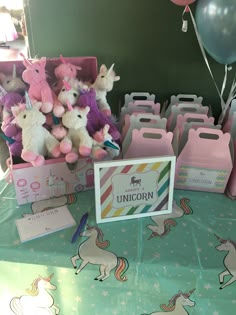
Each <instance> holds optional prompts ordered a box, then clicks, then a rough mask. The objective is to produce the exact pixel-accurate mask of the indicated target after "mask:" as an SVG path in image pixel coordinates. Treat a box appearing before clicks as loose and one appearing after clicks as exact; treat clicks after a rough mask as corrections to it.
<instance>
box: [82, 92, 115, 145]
mask: <svg viewBox="0 0 236 315" xmlns="http://www.w3.org/2000/svg"><path fill="white" fill-rule="evenodd" d="M78 105H79V106H80V107H86V106H89V107H90V111H89V113H88V123H87V130H88V133H89V134H90V136H91V137H93V135H94V134H95V133H96V132H97V131H100V130H101V129H103V128H104V126H105V125H106V124H108V125H109V126H110V128H109V134H110V135H111V136H112V138H113V140H114V141H119V140H120V132H119V130H118V128H117V127H116V126H115V124H114V123H113V121H112V120H111V119H110V118H109V117H107V116H105V115H104V114H103V113H102V112H101V111H100V110H99V109H98V105H97V102H96V92H95V90H94V89H92V88H91V89H90V90H89V91H88V92H85V93H84V94H82V95H80V97H79V99H78Z"/></svg>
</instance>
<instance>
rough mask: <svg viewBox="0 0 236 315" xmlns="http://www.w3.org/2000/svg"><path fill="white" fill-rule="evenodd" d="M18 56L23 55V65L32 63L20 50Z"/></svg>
mask: <svg viewBox="0 0 236 315" xmlns="http://www.w3.org/2000/svg"><path fill="white" fill-rule="evenodd" d="M20 56H21V57H23V59H24V60H23V63H24V65H25V66H26V67H27V66H30V65H32V63H31V62H30V61H29V60H28V59H26V57H25V55H24V54H22V52H20Z"/></svg>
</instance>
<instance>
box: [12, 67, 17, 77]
mask: <svg viewBox="0 0 236 315" xmlns="http://www.w3.org/2000/svg"><path fill="white" fill-rule="evenodd" d="M12 78H14V79H15V78H16V64H15V63H14V64H13V69H12Z"/></svg>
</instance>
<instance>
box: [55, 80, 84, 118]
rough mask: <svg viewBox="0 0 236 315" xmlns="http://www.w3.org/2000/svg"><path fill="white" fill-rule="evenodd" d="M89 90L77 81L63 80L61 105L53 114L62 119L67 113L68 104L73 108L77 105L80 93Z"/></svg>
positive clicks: (59, 97)
mask: <svg viewBox="0 0 236 315" xmlns="http://www.w3.org/2000/svg"><path fill="white" fill-rule="evenodd" d="M87 89H88V86H87V85H84V84H83V83H82V82H80V81H79V80H77V79H73V78H70V79H69V78H67V77H66V78H65V79H64V80H63V87H62V89H61V91H60V93H59V94H58V101H59V102H60V103H59V104H57V105H55V106H54V108H53V114H54V115H55V116H56V117H62V115H63V114H64V113H65V108H66V107H67V102H69V103H70V104H71V105H72V106H74V105H75V104H76V103H77V100H78V98H79V96H80V92H84V91H86V90H87Z"/></svg>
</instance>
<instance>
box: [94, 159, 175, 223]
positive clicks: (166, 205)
mask: <svg viewBox="0 0 236 315" xmlns="http://www.w3.org/2000/svg"><path fill="white" fill-rule="evenodd" d="M175 162H176V157H175V156H165V157H150V158H142V159H128V160H112V161H102V162H95V163H94V184H95V201H96V221H97V223H103V222H111V221H120V220H127V219H134V218H140V217H147V216H154V215H161V214H166V213H171V212H172V202H173V192H174V175H175ZM150 170H153V171H158V172H159V174H160V176H159V179H158V189H157V193H158V200H157V202H156V203H154V204H152V205H145V206H144V205H140V206H135V207H132V206H127V207H122V208H119V209H114V208H113V207H112V182H111V178H112V176H114V175H115V174H121V173H122V174H129V173H130V174H132V173H134V172H135V173H142V172H147V171H150Z"/></svg>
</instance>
